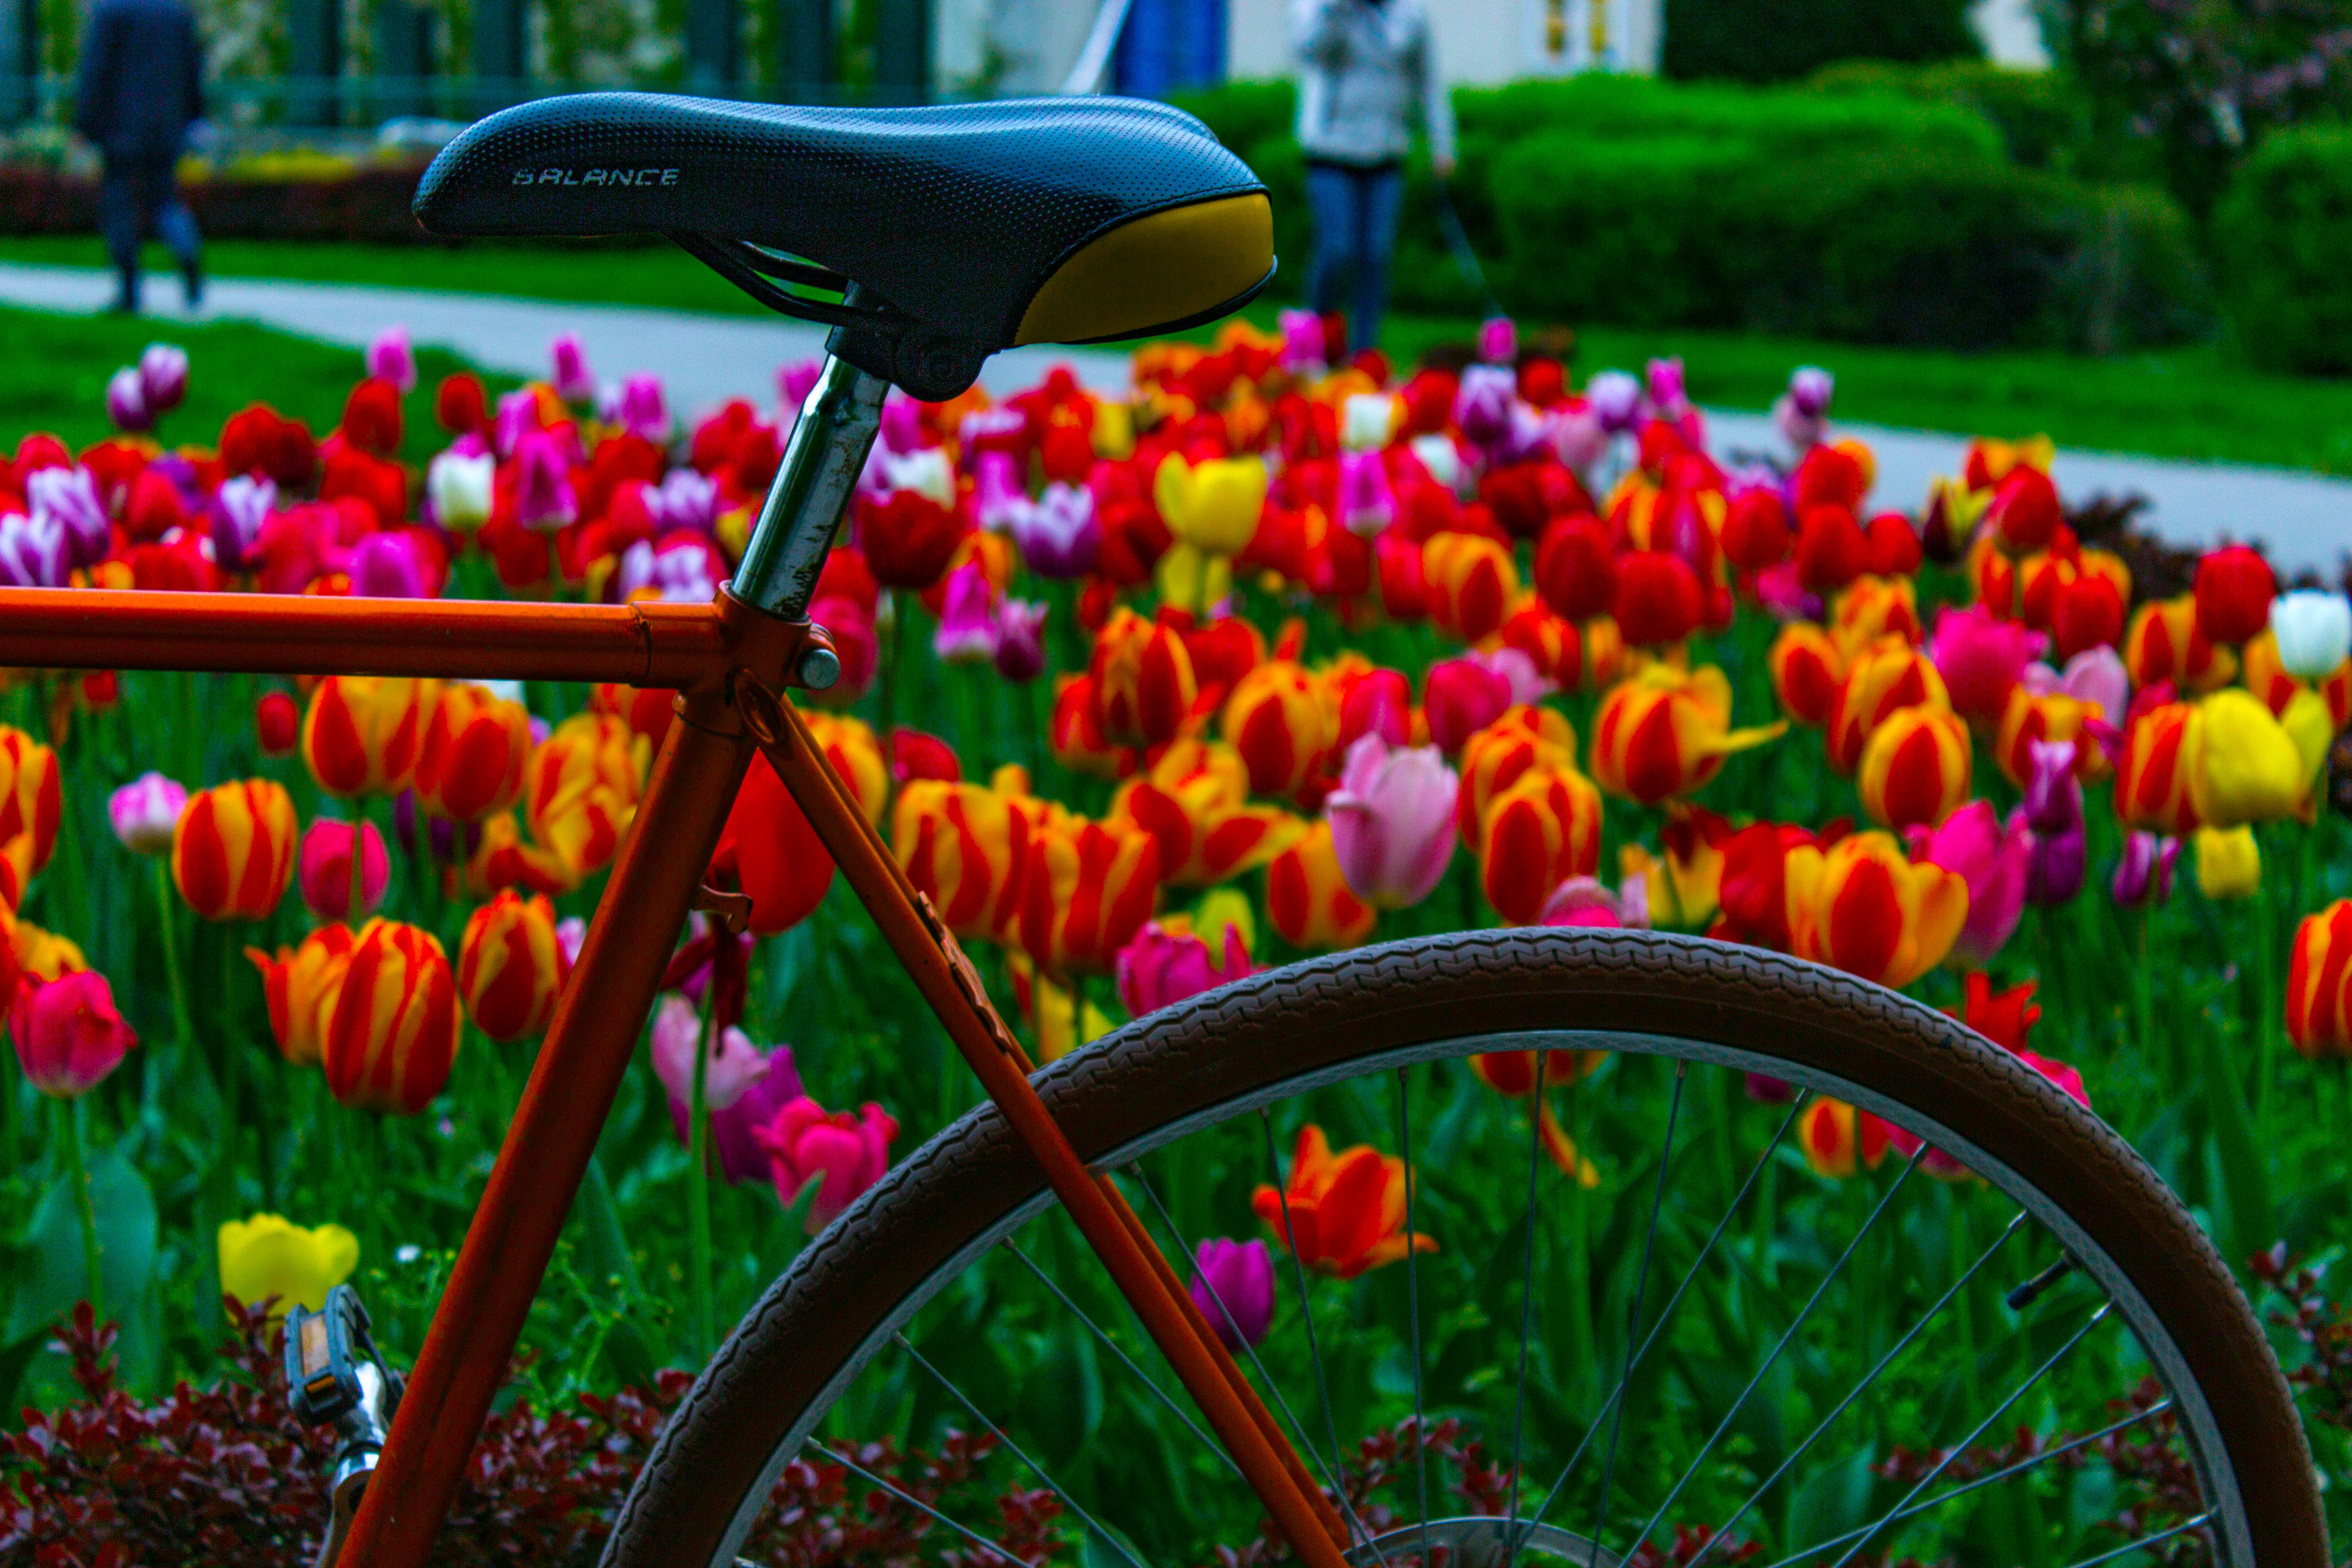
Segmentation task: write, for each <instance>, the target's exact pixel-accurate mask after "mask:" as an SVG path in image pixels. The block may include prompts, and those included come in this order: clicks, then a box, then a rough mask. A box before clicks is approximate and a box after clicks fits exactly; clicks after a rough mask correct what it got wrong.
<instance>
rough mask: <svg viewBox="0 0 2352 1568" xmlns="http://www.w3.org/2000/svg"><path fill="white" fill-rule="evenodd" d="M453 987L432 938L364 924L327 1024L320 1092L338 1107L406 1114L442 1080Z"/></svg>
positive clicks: (451, 1040)
mask: <svg viewBox="0 0 2352 1568" xmlns="http://www.w3.org/2000/svg"><path fill="white" fill-rule="evenodd" d="M456 1058H457V982H456V980H455V978H454V977H453V976H452V975H451V974H450V973H449V956H448V954H447V953H446V952H443V951H442V948H441V944H440V942H437V941H436V940H435V939H434V936H433V933H432V932H430V931H420V930H418V929H417V928H416V927H415V926H413V925H404V924H401V923H400V922H398V921H382V920H377V921H368V923H367V924H366V925H365V926H363V927H362V928H361V931H360V933H359V938H358V940H357V941H356V942H353V943H352V953H351V961H350V963H349V966H348V967H347V968H346V969H345V970H344V972H343V984H342V986H341V990H340V991H339V992H338V993H337V994H336V996H335V1006H334V1011H333V1012H332V1013H331V1014H330V1015H329V1016H328V1019H327V1031H326V1039H325V1065H326V1069H327V1090H328V1092H329V1093H331V1094H332V1095H333V1096H334V1097H335V1098H336V1099H337V1100H341V1102H342V1103H344V1104H345V1105H352V1106H358V1107H361V1108H362V1109H363V1110H381V1111H384V1112H387V1113H391V1114H397V1115H402V1116H414V1115H415V1114H416V1113H417V1112H418V1111H420V1110H424V1109H425V1107H426V1106H427V1105H429V1104H431V1103H432V1101H433V1097H434V1096H435V1095H436V1094H439V1093H440V1092H441V1089H442V1086H443V1085H445V1084H446V1083H447V1082H448V1081H449V1065H450V1063H451V1062H452V1061H454V1060H455V1059H456Z"/></svg>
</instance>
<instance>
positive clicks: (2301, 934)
mask: <svg viewBox="0 0 2352 1568" xmlns="http://www.w3.org/2000/svg"><path fill="white" fill-rule="evenodd" d="M2286 1037H2287V1038H2288V1039H2290V1040H2292V1041H2294V1048H2295V1049H2296V1050H2298V1051H2301V1052H2302V1053H2303V1054H2304V1055H2305V1056H2306V1057H2311V1058H2342V1057H2352V899H2338V900H2336V901H2335V902H2334V903H2332V904H2330V905H2328V906H2327V907H2326V909H2324V910H2320V911H2319V912H2318V913H2317V914H2315V915H2305V917H2304V919H2303V923H2302V924H2301V925H2299V926H2297V927H2295V930H2294V958H2293V959H2292V960H2291V961H2289V963H2288V965H2287V972H2286Z"/></svg>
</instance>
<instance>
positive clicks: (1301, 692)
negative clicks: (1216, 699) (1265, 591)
mask: <svg viewBox="0 0 2352 1568" xmlns="http://www.w3.org/2000/svg"><path fill="white" fill-rule="evenodd" d="M1324 684H1325V683H1324V682H1323V681H1322V680H1320V679H1318V678H1317V677H1316V676H1315V675H1314V674H1312V673H1310V672H1309V671H1308V670H1307V669H1305V668H1302V667H1301V666H1299V665H1298V664H1297V663H1296V662H1295V661H1293V660H1290V659H1286V658H1277V659H1269V660H1267V661H1266V662H1265V663H1264V664H1261V665H1259V666H1257V667H1256V668H1254V669H1252V670H1251V671H1250V672H1249V673H1248V674H1246V675H1244V676H1243V677H1242V678H1241V679H1239V680H1237V681H1235V682H1234V689H1233V695H1231V696H1230V697H1227V698H1226V699H1225V710H1224V715H1223V719H1222V720H1221V721H1220V729H1221V730H1222V731H1223V735H1224V738H1225V741H1226V743H1227V744H1229V745H1231V746H1232V747H1233V748H1234V750H1235V751H1236V752H1239V753H1240V754H1241V759H1242V761H1243V762H1244V763H1247V764H1248V765H1249V787H1250V788H1251V789H1252V790H1253V791H1255V793H1256V794H1259V795H1296V794H1297V793H1298V787H1299V786H1300V785H1301V784H1305V783H1306V782H1307V780H1308V779H1310V778H1313V777H1314V776H1315V775H1316V774H1317V773H1319V772H1321V771H1322V770H1323V767H1324V765H1325V763H1327V762H1328V760H1329V757H1330V752H1331V747H1332V744H1333V743H1334V742H1337V741H1338V740H1339V713H1338V710H1337V709H1336V707H1335V706H1334V705H1333V704H1332V703H1331V702H1329V701H1328V700H1327V698H1326V695H1325V693H1324V690H1323V687H1324Z"/></svg>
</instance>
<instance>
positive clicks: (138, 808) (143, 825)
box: [106, 773, 188, 855]
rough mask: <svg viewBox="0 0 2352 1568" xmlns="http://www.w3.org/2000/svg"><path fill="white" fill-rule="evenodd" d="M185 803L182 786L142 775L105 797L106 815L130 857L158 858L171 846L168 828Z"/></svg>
mask: <svg viewBox="0 0 2352 1568" xmlns="http://www.w3.org/2000/svg"><path fill="white" fill-rule="evenodd" d="M187 804H188V791H187V786H186V785H184V784H181V783H179V782H178V781H177V780H174V779H167V778H165V777H164V776H163V774H162V773H142V774H140V775H139V777H138V778H136V779H134V780H132V781H131V783H129V784H124V785H123V786H122V787H121V789H119V790H116V791H115V792H114V793H113V795H110V796H108V797H107V802H106V815H107V817H108V819H109V820H110V821H111V822H112V823H113V825H114V837H116V838H117V839H118V840H120V841H121V845H122V847H124V848H125V849H128V850H130V851H131V853H132V854H133V855H161V854H163V853H164V852H165V851H167V850H169V849H170V848H171V847H172V829H173V827H175V826H178V824H179V820H180V812H181V811H182V809H183V808H184V807H185V806H186V805H187Z"/></svg>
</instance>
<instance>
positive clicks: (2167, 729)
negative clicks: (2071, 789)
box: [2116, 702, 2205, 838]
mask: <svg viewBox="0 0 2352 1568" xmlns="http://www.w3.org/2000/svg"><path fill="white" fill-rule="evenodd" d="M2204 744H2205V716H2204V713H2203V711H2202V710H2200V709H2199V707H2198V706H2197V705H2196V704H2195V703H2193V702H2167V703H2164V704H2162V705H2161V706H2159V707H2155V708H2151V709H2149V710H2147V711H2146V712H2144V713H2142V714H2141V715H2140V716H2139V717H2138V718H2137V719H2135V720H2133V721H2131V724H2130V726H2129V727H2128V728H2127V729H2126V730H2125V731H2124V754H2123V761H2122V762H2121V763H2118V764H2117V765H2116V821H2118V822H2120V823H2122V824H2123V825H2124V826H2126V827H2138V828H2145V829H2147V831H2149V832H2151V833H2161V834H2167V835H2169V836H2170V837H2175V838H2185V837H2188V836H2189V834H2191V833H2193V832H2195V831H2196V830H2197V828H2198V827H2199V826H2201V825H2202V821H2201V819H2200V817H2199V816H2198V815H2197V800H2196V795H2195V793H2194V790H2193V787H2192V786H2193V785H2194V784H2195V781H2196V778H2197V773H2198V768H2199V764H2200V757H2201V756H2202V754H2203V752H2204Z"/></svg>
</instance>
